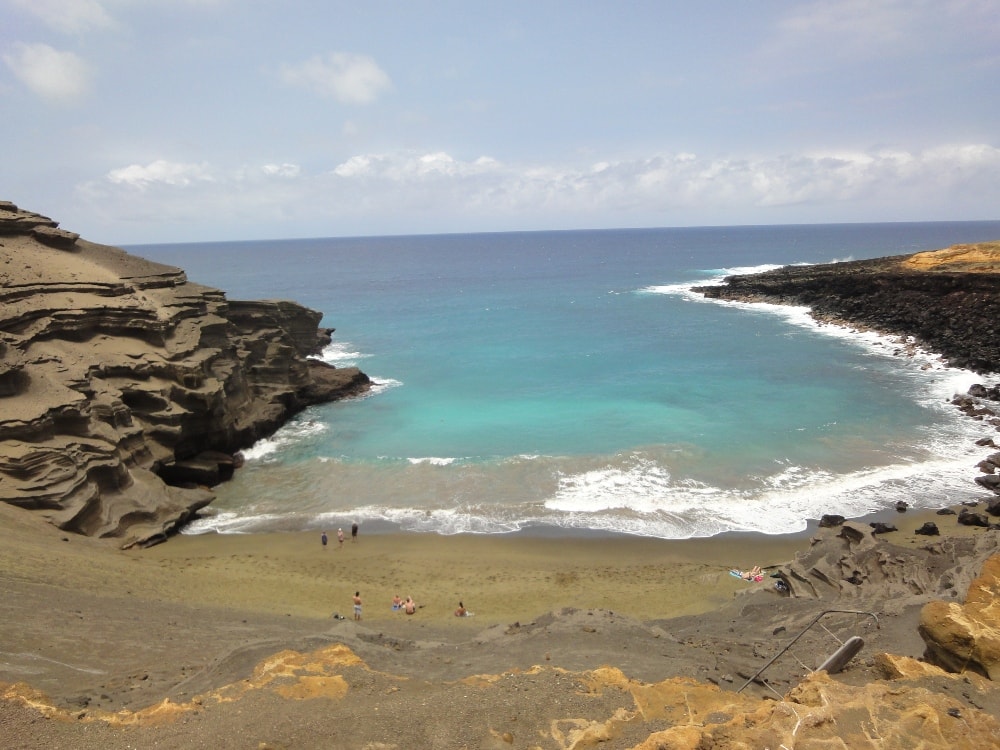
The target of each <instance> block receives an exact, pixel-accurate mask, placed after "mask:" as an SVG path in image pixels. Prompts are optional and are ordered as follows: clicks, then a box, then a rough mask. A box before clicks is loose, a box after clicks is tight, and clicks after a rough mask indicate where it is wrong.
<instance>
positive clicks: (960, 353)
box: [699, 242, 1000, 374]
mask: <svg viewBox="0 0 1000 750" xmlns="http://www.w3.org/2000/svg"><path fill="white" fill-rule="evenodd" d="M699 291H700V292H702V293H703V294H704V295H705V296H707V297H711V298H715V299H729V300H737V301H746V302H751V301H758V302H774V303H778V304H792V305H804V306H806V307H809V308H811V310H812V312H813V314H814V315H815V316H816V317H818V318H821V319H830V320H835V321H838V322H843V323H846V324H848V325H851V326H855V327H858V328H871V329H875V330H878V331H882V332H885V333H889V334H895V335H899V336H905V337H911V338H912V339H913V340H914V342H915V343H916V344H917V345H919V346H922V347H923V348H925V349H928V350H931V351H934V352H937V353H939V354H941V355H942V356H943V357H944V358H945V359H946V360H947V361H948V362H949V363H950V364H951V365H953V366H955V367H963V368H967V369H970V370H973V371H974V372H978V373H981V374H985V373H995V372H1000V242H988V243H979V244H975V245H956V246H954V247H951V248H947V249H945V250H938V251H933V252H927V253H917V254H915V255H910V256H897V257H890V258H877V259H874V260H859V261H851V262H845V263H832V264H826V265H815V266H785V267H783V268H779V269H776V270H773V271H768V272H765V273H759V274H749V275H746V276H730V277H729V278H727V279H726V281H725V284H724V285H722V286H711V287H702V288H700V289H699Z"/></svg>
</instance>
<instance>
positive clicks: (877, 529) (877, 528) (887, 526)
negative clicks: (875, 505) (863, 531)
mask: <svg viewBox="0 0 1000 750" xmlns="http://www.w3.org/2000/svg"><path fill="white" fill-rule="evenodd" d="M868 525H869V526H871V527H872V533H873V534H888V533H890V532H892V531H899V529H897V528H896V527H895V526H893V525H892V524H891V523H883V522H881V521H873V522H872V523H870V524H868Z"/></svg>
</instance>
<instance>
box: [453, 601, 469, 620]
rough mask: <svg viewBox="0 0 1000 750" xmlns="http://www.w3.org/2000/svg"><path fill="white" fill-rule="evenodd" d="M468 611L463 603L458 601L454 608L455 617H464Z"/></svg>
mask: <svg viewBox="0 0 1000 750" xmlns="http://www.w3.org/2000/svg"><path fill="white" fill-rule="evenodd" d="M467 614H468V612H467V611H466V609H465V605H464V604H462V602H459V603H458V609H456V610H455V617H465V616H466V615H467Z"/></svg>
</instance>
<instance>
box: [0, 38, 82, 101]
mask: <svg viewBox="0 0 1000 750" xmlns="http://www.w3.org/2000/svg"><path fill="white" fill-rule="evenodd" d="M11 49H12V51H11V52H10V53H9V54H6V55H4V56H3V60H4V62H5V63H6V64H7V67H9V68H10V69H11V71H12V72H13V73H14V75H15V76H17V78H18V80H20V81H21V82H22V83H23V84H24V85H25V86H27V87H28V88H29V89H31V90H32V91H33V92H35V93H36V94H38V95H39V96H41V97H43V98H45V99H49V100H50V101H57V102H69V101H72V100H74V99H77V98H79V97H81V96H83V95H84V94H85V93H87V91H88V90H89V88H90V78H91V72H90V66H89V65H87V63H85V62H84V61H83V60H82V59H81V58H80V57H78V56H77V55H75V54H73V53H72V52H60V51H59V50H56V49H53V48H52V47H50V46H49V45H47V44H25V43H23V42H15V43H14V44H13V45H12V46H11Z"/></svg>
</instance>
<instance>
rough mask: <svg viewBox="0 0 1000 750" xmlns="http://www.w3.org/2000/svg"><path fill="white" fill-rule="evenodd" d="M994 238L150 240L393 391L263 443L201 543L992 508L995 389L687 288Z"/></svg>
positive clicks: (703, 530) (829, 232)
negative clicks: (965, 405) (302, 314)
mask: <svg viewBox="0 0 1000 750" xmlns="http://www.w3.org/2000/svg"><path fill="white" fill-rule="evenodd" d="M996 237H1000V222H991V223H958V224H880V225H835V226H799V227H723V228H701V229H651V230H616V231H593V232H533V233H510V234H478V235H443V236H421V237H383V238H360V239H349V238H338V239H313V240H280V241H273V242H234V243H213V244H203V245H172V246H164V245H158V246H153V245H147V246H140V247H135V248H130V249H131V250H132V251H133V252H136V253H138V254H140V255H144V256H146V257H149V258H153V259H155V260H159V261H162V262H167V263H171V264H174V265H178V266H181V267H182V268H184V269H186V270H187V272H188V276H189V278H191V279H192V280H194V281H197V282H199V283H204V284H208V285H211V286H216V287H219V288H221V289H223V290H225V291H226V292H227V296H228V297H229V298H231V299H241V298H247V299H274V298H286V299H294V300H296V301H299V302H301V303H303V304H306V305H308V306H310V307H313V308H316V309H319V310H322V311H324V313H325V318H324V325H328V326H333V327H335V328H336V329H337V332H336V334H335V338H334V345H333V346H332V347H330V348H329V349H328V350H327V351H326V352H324V355H323V356H324V358H325V359H327V360H329V361H331V362H333V363H334V364H338V365H346V364H356V365H358V366H360V367H361V368H362V369H363V370H364V371H365V372H367V373H368V374H369V375H370V376H371V377H372V378H373V379H374V380H375V381H376V383H377V387H376V389H375V392H374V393H373V394H372V395H371V396H369V397H366V398H363V399H359V400H355V401H349V402H340V403H336V404H330V405H325V406H321V407H315V408H312V409H309V410H308V411H306V412H305V413H303V414H302V415H300V416H299V417H298V418H296V419H295V420H294V421H293V422H292V423H291V424H290V425H288V426H287V427H286V428H285V429H283V430H282V431H281V432H279V433H278V434H277V435H275V436H274V438H272V439H270V440H268V441H264V442H263V443H261V444H259V445H257V446H254V447H253V448H252V449H250V450H249V451H248V452H247V455H248V457H249V461H248V463H247V466H246V468H244V469H243V470H242V471H241V472H239V474H238V476H237V478H236V479H235V480H234V481H233V482H231V483H229V484H227V485H225V486H224V487H222V488H220V492H219V499H218V500H217V501H216V502H215V503H214V505H213V507H215V508H216V511H217V513H216V515H215V516H214V517H212V518H209V519H205V520H203V521H199V522H198V523H197V524H196V525H195V526H194V530H195V531H197V530H207V529H217V530H221V531H262V530H272V529H289V530H291V529H312V528H320V527H329V526H337V525H340V526H343V525H345V524H349V523H351V522H353V521H357V522H359V523H361V524H362V526H363V527H364V526H365V525H367V526H368V527H369V529H372V530H377V529H381V528H402V529H406V530H414V531H433V532H438V533H457V532H465V531H472V532H482V533H499V532H505V531H512V530H515V529H519V528H524V527H531V526H559V527H563V528H570V529H596V530H601V531H621V532H626V533H633V534H642V535H651V536H660V537H667V538H683V537H690V536H706V535H711V534H716V533H720V532H723V531H727V530H756V531H763V532H765V533H781V532H787V531H794V530H797V529H801V528H804V526H805V523H806V520H807V519H809V518H817V517H819V515H821V514H822V513H828V512H836V513H842V514H844V515H860V514H862V513H865V512H869V511H873V510H879V509H883V508H887V507H892V505H893V504H894V503H895V502H896V500H898V499H905V500H907V502H910V503H911V504H917V505H919V504H921V503H924V504H927V505H931V506H935V507H936V506H938V505H940V504H943V503H945V502H957V501H958V500H961V499H966V498H968V497H973V496H976V494H977V493H976V490H975V485H974V484H973V483H972V481H971V473H970V470H969V467H970V466H971V465H974V463H975V460H972V459H973V458H974V457H975V456H976V455H977V454H976V452H975V449H974V446H972V445H971V443H972V440H974V438H975V437H978V436H979V435H978V433H977V432H976V428H975V425H974V424H973V423H970V421H969V420H964V419H962V418H960V416H959V415H958V414H957V412H956V411H955V410H954V409H953V408H952V407H949V406H947V404H946V403H945V401H946V399H947V398H948V397H949V396H951V395H952V393H954V392H955V391H958V390H962V391H964V390H965V389H966V388H967V387H968V385H969V384H971V383H972V382H976V381H977V380H978V378H976V377H975V376H972V375H971V374H969V373H963V372H961V371H952V370H946V369H944V368H942V367H941V366H940V365H939V364H936V363H935V361H934V359H933V358H930V357H918V358H905V357H899V356H894V355H893V352H894V351H895V349H896V348H897V346H896V345H895V344H894V343H892V342H885V341H882V340H879V339H877V338H875V337H871V336H868V337H865V336H860V335H854V334H848V333H846V332H843V331H839V330H835V329H832V328H830V327H825V328H820V327H817V326H816V325H814V324H813V323H812V322H811V321H810V319H809V318H808V316H807V315H806V314H805V311H801V310H796V309H791V308H777V309H775V308H771V307H768V306H757V305H754V306H748V305H733V304H724V303H714V302H707V301H705V300H704V298H702V297H700V296H698V295H694V294H692V293H690V291H689V289H690V286H691V285H693V284H703V283H711V282H712V281H713V280H718V279H719V278H721V277H722V276H723V275H724V274H726V273H729V272H734V271H736V270H741V269H742V270H746V269H756V268H761V267H765V266H768V265H782V264H788V263H818V262H823V263H825V262H832V261H835V260H844V259H849V258H865V257H876V256H883V255H894V254H902V253H911V252H915V251H918V250H924V249H935V248H939V247H944V246H947V245H950V244H954V243H956V242H967V241H975V240H986V239H995V238H996ZM928 365H930V366H928ZM970 461H971V463H970Z"/></svg>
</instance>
